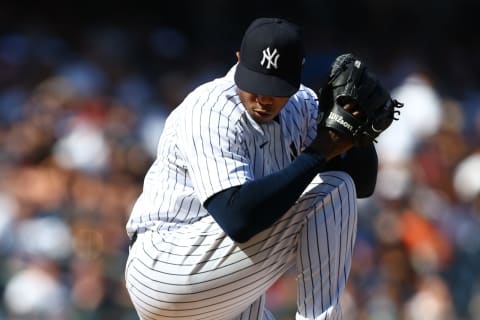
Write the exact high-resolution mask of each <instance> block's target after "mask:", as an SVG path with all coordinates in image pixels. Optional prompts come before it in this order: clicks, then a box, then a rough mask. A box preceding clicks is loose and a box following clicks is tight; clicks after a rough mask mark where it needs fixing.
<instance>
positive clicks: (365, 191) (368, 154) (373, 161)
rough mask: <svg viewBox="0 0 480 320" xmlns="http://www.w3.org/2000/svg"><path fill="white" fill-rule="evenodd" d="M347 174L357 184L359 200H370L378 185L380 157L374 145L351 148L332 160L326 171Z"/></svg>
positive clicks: (326, 166)
mask: <svg viewBox="0 0 480 320" xmlns="http://www.w3.org/2000/svg"><path fill="white" fill-rule="evenodd" d="M330 170H338V171H344V172H347V173H348V174H349V175H350V176H351V177H352V179H353V182H354V183H355V189H356V191H357V198H368V197H370V196H371V195H372V194H373V192H374V191H375V186H376V184H377V172H378V156H377V151H376V150H375V146H374V144H373V143H370V145H368V146H367V147H363V148H359V147H358V148H356V147H354V148H351V149H350V150H348V151H347V152H345V153H343V154H342V155H340V156H337V157H335V158H333V159H331V160H330V161H329V162H328V163H327V164H326V165H325V169H324V171H330Z"/></svg>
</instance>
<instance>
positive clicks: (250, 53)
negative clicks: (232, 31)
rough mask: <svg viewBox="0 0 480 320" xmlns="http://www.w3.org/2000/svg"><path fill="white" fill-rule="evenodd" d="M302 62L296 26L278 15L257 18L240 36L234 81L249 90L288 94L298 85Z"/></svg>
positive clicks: (268, 93)
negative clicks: (238, 56)
mask: <svg viewBox="0 0 480 320" xmlns="http://www.w3.org/2000/svg"><path fill="white" fill-rule="evenodd" d="M304 62H305V49H304V45H303V40H302V35H301V30H300V27H299V26H297V25H295V24H293V23H291V22H289V21H286V20H284V19H280V18H258V19H256V20H254V21H253V22H252V23H251V24H250V26H249V27H248V29H247V31H246V32H245V34H244V36H243V39H242V44H241V47H240V61H239V63H238V65H237V69H236V71H235V83H236V84H237V86H238V87H239V88H240V89H242V90H244V91H247V92H250V93H254V94H258V95H263V96H276V97H289V96H291V95H293V94H294V93H295V92H297V90H298V89H299V87H300V81H301V75H302V69H303V64H304Z"/></svg>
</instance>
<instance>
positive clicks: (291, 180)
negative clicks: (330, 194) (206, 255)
mask: <svg viewBox="0 0 480 320" xmlns="http://www.w3.org/2000/svg"><path fill="white" fill-rule="evenodd" d="M324 167H325V160H324V158H323V157H322V156H320V155H318V154H316V153H313V152H312V153H309V152H303V153H302V154H300V155H299V156H298V157H297V158H296V159H295V160H294V161H293V162H292V163H291V164H290V165H289V166H288V167H286V168H284V169H283V170H280V171H278V172H276V173H273V174H271V175H268V176H265V177H263V178H260V179H257V180H254V181H251V182H248V183H245V184H244V185H242V186H240V187H233V188H230V189H227V190H224V191H222V192H220V193H218V194H216V195H214V196H213V197H211V198H210V199H209V200H207V202H206V204H205V206H206V208H207V210H208V211H209V212H210V214H211V215H212V216H213V217H214V219H215V220H216V221H217V223H218V224H219V225H220V226H221V227H222V228H223V230H224V231H225V232H226V233H227V235H228V236H230V237H231V238H232V239H233V240H235V241H237V242H245V241H247V240H249V239H250V238H251V237H253V236H254V235H255V234H257V233H259V232H261V231H263V230H265V229H266V228H268V227H270V226H271V225H272V224H273V223H275V222H276V221H277V220H278V219H279V218H280V217H281V216H282V215H283V214H284V213H285V212H286V211H287V210H288V209H289V208H290V207H291V206H292V205H293V204H294V203H295V201H296V200H297V199H298V198H299V196H300V195H301V194H302V192H303V190H304V189H305V188H306V187H307V186H308V184H309V183H310V182H311V180H312V179H313V178H314V177H315V175H316V174H317V173H318V172H319V171H321V170H322V168H324Z"/></svg>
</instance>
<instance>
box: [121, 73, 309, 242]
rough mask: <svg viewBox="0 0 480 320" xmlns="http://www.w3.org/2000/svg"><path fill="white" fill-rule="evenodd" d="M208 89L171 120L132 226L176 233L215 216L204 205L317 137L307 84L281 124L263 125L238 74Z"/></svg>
mask: <svg viewBox="0 0 480 320" xmlns="http://www.w3.org/2000/svg"><path fill="white" fill-rule="evenodd" d="M234 72H235V66H234V67H233V68H232V69H231V70H230V71H229V72H228V73H227V75H226V76H225V77H222V78H219V79H215V80H213V81H211V82H208V83H206V84H203V85H201V86H199V87H198V88H197V89H195V90H194V91H193V92H191V93H190V94H189V95H188V96H187V97H186V98H185V100H184V101H183V102H182V103H181V104H180V105H179V106H178V107H177V108H176V109H175V110H173V111H172V113H171V114H170V115H169V117H168V118H167V120H166V123H165V126H164V130H163V132H162V135H161V137H160V140H159V144H158V152H157V158H156V160H155V161H154V163H153V164H152V166H151V167H150V169H149V171H148V173H147V175H146V177H145V181H144V189H143V192H142V194H141V195H140V197H139V198H138V200H137V202H136V203H135V205H134V208H133V211H132V214H131V217H130V219H129V221H128V223H127V232H128V234H129V235H130V236H131V235H132V234H133V233H134V232H135V231H136V230H140V231H142V229H143V230H145V229H153V228H156V229H157V230H172V229H175V228H178V227H181V226H182V225H185V224H190V223H193V222H195V221H197V220H199V219H201V218H202V217H205V216H206V215H208V212H207V211H206V209H205V208H204V207H203V206H202V204H203V203H204V201H205V200H207V199H208V198H209V197H210V196H212V195H214V194H215V193H217V192H219V191H222V190H225V189H227V188H230V187H233V186H238V185H242V184H243V183H245V182H247V181H250V180H254V179H256V178H258V177H262V176H265V175H267V174H269V173H272V172H276V171H278V170H280V169H282V168H284V167H285V166H287V165H288V164H289V163H290V162H291V161H292V159H293V158H294V157H295V156H296V155H297V154H298V153H300V151H301V150H302V149H303V148H304V147H306V146H307V145H308V144H310V142H311V141H312V139H313V138H314V137H315V135H316V118H317V113H318V103H317V96H316V94H315V92H314V91H313V90H311V89H310V88H308V87H305V86H303V85H301V87H300V89H299V91H298V92H297V93H296V94H295V95H293V96H292V97H291V98H290V100H289V101H288V103H287V104H286V105H285V107H284V108H283V110H282V111H281V113H280V116H279V119H278V121H272V122H270V123H266V124H257V123H256V122H255V121H254V120H252V119H251V118H250V116H249V115H248V113H247V112H246V109H245V107H244V106H243V104H242V103H241V102H240V98H239V96H238V94H237V87H236V85H235V82H234V79H233V75H234Z"/></svg>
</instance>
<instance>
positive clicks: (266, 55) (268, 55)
mask: <svg viewBox="0 0 480 320" xmlns="http://www.w3.org/2000/svg"><path fill="white" fill-rule="evenodd" d="M279 57H280V54H279V53H278V52H277V49H274V50H273V52H270V47H267V49H264V50H263V58H262V61H261V62H260V64H261V65H262V66H264V67H265V68H267V69H270V67H274V68H275V69H278V66H277V61H278V58H279ZM265 62H266V63H267V66H265V65H264V64H265Z"/></svg>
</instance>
